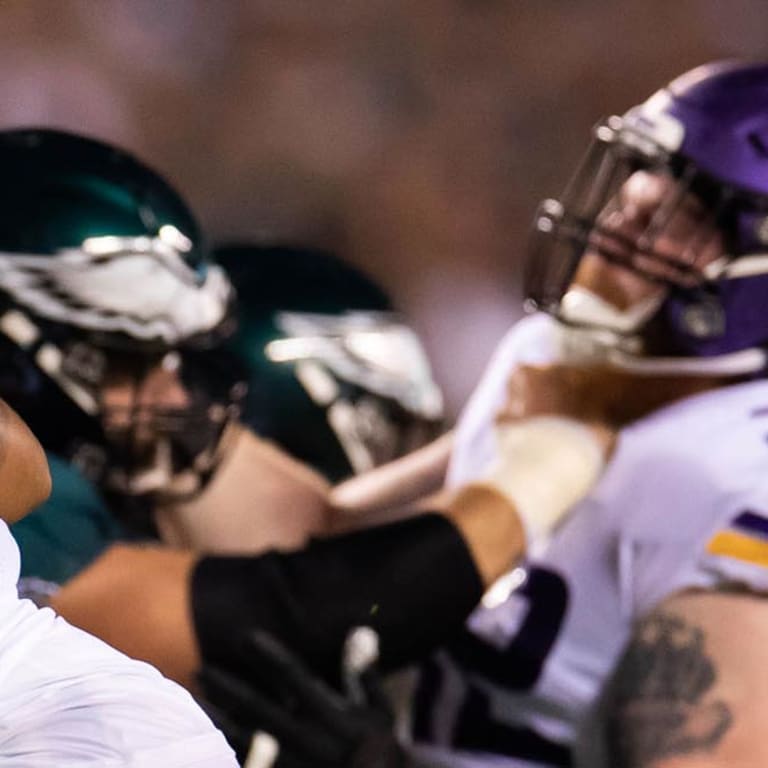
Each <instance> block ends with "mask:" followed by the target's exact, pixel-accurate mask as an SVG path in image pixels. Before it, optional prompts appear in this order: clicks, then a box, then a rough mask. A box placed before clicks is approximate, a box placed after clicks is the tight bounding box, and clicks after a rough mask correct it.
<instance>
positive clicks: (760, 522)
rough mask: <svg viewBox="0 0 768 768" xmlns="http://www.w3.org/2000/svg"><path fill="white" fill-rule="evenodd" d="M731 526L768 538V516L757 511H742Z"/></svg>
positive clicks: (743, 531)
mask: <svg viewBox="0 0 768 768" xmlns="http://www.w3.org/2000/svg"><path fill="white" fill-rule="evenodd" d="M731 528H735V529H736V530H737V531H740V532H741V533H745V534H747V535H752V536H761V537H763V538H765V539H768V518H766V517H764V516H763V515H758V514H757V513H756V512H742V513H740V514H739V515H737V516H736V517H735V518H734V519H733V520H732V521H731Z"/></svg>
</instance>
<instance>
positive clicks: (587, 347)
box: [557, 286, 768, 376]
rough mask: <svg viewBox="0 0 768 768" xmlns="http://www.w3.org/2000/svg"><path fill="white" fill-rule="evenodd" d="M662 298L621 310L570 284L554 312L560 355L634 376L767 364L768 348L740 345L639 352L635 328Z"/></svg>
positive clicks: (725, 371)
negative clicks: (721, 349)
mask: <svg viewBox="0 0 768 768" xmlns="http://www.w3.org/2000/svg"><path fill="white" fill-rule="evenodd" d="M663 300H664V296H663V294H660V295H658V296H652V297H650V298H649V299H646V300H644V301H642V302H639V303H638V304H635V305H634V306H632V307H630V308H629V309H627V310H620V309H618V308H616V307H614V306H613V305H612V304H609V303H608V302H607V301H605V300H604V299H602V298H601V297H599V296H597V295H596V294H594V293H592V292H591V291H589V290H587V289H586V288H582V287H581V286H574V287H573V288H571V289H569V291H568V292H567V293H566V294H565V296H564V297H563V299H562V302H561V305H560V312H559V314H558V316H557V320H558V329H559V334H558V335H559V338H558V353H559V359H560V360H562V361H563V362H565V363H573V364H577V365H579V364H580V365H609V366H611V367H614V368H619V369H621V370H624V371H627V372H630V373H634V374H637V375H638V376H676V375H677V376H744V375H748V374H751V373H757V372H759V371H761V370H764V369H765V368H766V366H768V353H766V351H765V350H763V349H759V348H751V349H743V350H739V351H738V352H732V353H730V354H727V355H716V356H712V357H650V356H645V355H643V352H642V349H643V344H642V339H641V338H640V336H639V333H638V332H639V331H640V329H641V328H642V327H643V325H644V324H645V323H646V322H647V321H648V320H650V318H651V317H652V316H653V315H654V313H655V312H656V311H657V310H658V308H659V306H660V305H661V303H662V302H663Z"/></svg>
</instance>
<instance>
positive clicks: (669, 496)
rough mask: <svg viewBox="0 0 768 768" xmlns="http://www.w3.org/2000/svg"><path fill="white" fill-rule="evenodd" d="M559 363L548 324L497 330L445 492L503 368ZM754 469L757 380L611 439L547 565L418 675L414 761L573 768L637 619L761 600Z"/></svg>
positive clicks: (477, 432)
mask: <svg viewBox="0 0 768 768" xmlns="http://www.w3.org/2000/svg"><path fill="white" fill-rule="evenodd" d="M556 356H557V326H556V324H555V323H554V321H553V320H551V319H550V318H548V317H546V316H543V315H542V316H534V317H532V318H530V319H527V320H524V321H522V322H521V323H519V324H518V325H517V326H516V327H515V328H514V329H513V330H512V331H511V332H510V333H509V334H508V335H507V337H506V338H505V339H504V341H503V342H502V344H501V345H500V347H499V349H498V350H497V352H496V354H495V356H494V358H493V360H492V361H491V363H490V365H489V368H488V370H487V371H486V373H485V375H484V377H483V380H482V381H481V383H480V385H479V387H478V389H477V390H476V392H475V394H474V395H473V397H472V398H471V400H470V402H469V403H468V406H467V408H466V410H465V412H464V413H463V415H462V418H461V419H460V421H459V424H458V427H457V431H456V448H455V453H454V456H453V459H452V464H451V466H450V469H449V475H448V478H449V483H450V484H452V485H454V486H455V485H459V484H462V483H464V482H466V481H468V480H471V479H472V478H475V477H477V475H478V472H479V471H481V470H482V468H484V467H486V466H487V465H488V463H489V462H490V460H491V458H492V455H493V454H492V451H493V446H494V443H493V422H494V417H495V415H496V413H497V412H498V411H499V409H500V407H501V405H502V403H503V401H504V397H505V388H506V383H507V378H508V375H509V373H510V371H511V370H512V369H513V368H514V367H515V366H516V365H517V364H519V363H523V362H525V363H536V362H546V361H547V360H553V359H556ZM766 468H768V381H762V380H761V381H755V382H751V383H746V384H740V385H734V386H730V387H727V388H721V389H717V390H712V391H709V392H707V393H704V394H700V395H696V396H693V397H689V398H687V399H685V400H682V401H679V402H677V403H674V404H672V405H669V406H667V407H665V408H663V409H661V410H658V411H656V412H655V413H653V414H652V415H651V416H649V417H646V418H644V419H643V420H641V421H639V422H637V423H635V424H633V425H631V426H630V427H628V428H626V429H624V430H622V432H621V433H620V435H619V440H618V444H617V448H616V451H615V453H614V455H613V457H612V459H611V461H610V462H609V464H608V466H607V468H606V471H605V472H604V474H603V476H602V478H601V479H600V480H599V481H598V483H597V484H596V486H595V487H594V489H593V490H592V492H591V493H590V494H589V495H588V496H587V498H585V499H584V500H583V501H582V502H580V503H579V504H577V505H576V506H575V507H574V509H573V510H572V512H571V514H570V516H569V518H568V520H567V521H566V522H565V523H564V525H563V526H562V527H561V528H560V529H559V530H558V532H557V533H556V535H555V537H554V538H553V540H552V542H551V544H550V545H549V546H548V548H547V549H546V550H545V551H544V552H543V554H541V555H540V556H537V557H535V558H531V559H530V560H529V561H528V562H526V563H525V564H524V565H522V566H520V567H519V568H516V569H515V570H514V571H513V572H512V573H511V574H509V575H508V576H507V577H506V579H505V580H504V581H503V582H502V583H501V584H499V585H497V588H496V590H495V591H496V592H497V594H495V595H493V594H492V593H489V595H488V596H487V597H489V598H490V597H493V600H494V604H493V607H481V608H479V609H477V610H476V611H475V612H474V614H473V615H472V616H471V617H470V619H469V622H468V625H467V629H466V631H465V633H464V635H463V636H462V637H461V638H459V639H458V640H457V641H456V642H455V643H453V644H451V645H450V646H449V647H447V648H445V649H444V650H442V651H441V652H439V653H438V654H437V655H436V656H435V657H434V659H433V660H432V661H431V662H429V663H428V664H426V665H425V667H424V669H423V671H422V676H421V684H420V690H419V692H418V695H417V699H416V717H415V723H414V736H415V739H416V741H417V742H419V743H420V744H422V745H424V750H423V754H425V755H428V756H430V757H431V762H433V763H435V764H437V765H451V766H467V767H468V766H505V767H507V768H513V767H514V768H520V767H522V766H526V767H527V766H541V765H546V766H566V765H570V764H571V760H572V757H571V754H570V751H571V748H572V746H573V743H574V740H575V738H576V735H577V732H578V729H579V727H580V725H581V724H582V723H583V721H584V719H585V717H586V716H587V715H588V713H589V710H590V707H591V705H592V704H593V703H594V702H595V699H596V697H597V695H598V694H599V692H600V689H601V687H602V685H603V683H604V682H605V681H606V678H607V676H608V675H609V674H610V672H611V671H612V669H613V667H614V665H615V663H616V661H617V659H618V656H619V654H620V652H621V650H622V648H623V646H624V644H625V643H626V641H627V640H628V638H629V634H630V630H631V628H632V624H633V622H634V621H635V620H637V619H638V618H640V617H642V616H643V615H644V614H646V613H647V612H648V611H649V610H651V609H652V608H653V607H654V606H655V605H656V604H658V603H659V602H660V601H661V600H663V599H664V598H665V597H668V596H670V595H672V594H674V593H676V592H679V591H680V590H683V589H686V588H689V587H703V588H710V587H714V586H716V585H717V584H718V582H721V581H728V582H733V581H738V582H740V583H743V584H746V585H747V586H750V587H752V588H754V589H756V590H765V589H768V472H767V471H766ZM554 481H555V482H556V479H555V480H554ZM502 590H505V591H502ZM499 592H501V594H500V595H499V594H498V593H499ZM485 602H487V601H485Z"/></svg>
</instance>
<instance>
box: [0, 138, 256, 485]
mask: <svg viewBox="0 0 768 768" xmlns="http://www.w3.org/2000/svg"><path fill="white" fill-rule="evenodd" d="M0 167H2V169H3V173H2V174H0V206H1V207H2V210H3V216H2V217H0V355H2V360H3V365H2V369H3V370H2V373H0V395H1V396H3V397H5V398H6V399H7V400H8V401H9V402H10V403H11V405H12V406H13V407H15V408H16V410H18V411H19V413H20V414H21V416H22V418H24V419H25V420H26V421H27V422H28V423H29V424H30V426H31V427H32V429H33V430H34V431H35V432H36V434H37V435H38V436H39V438H40V439H41V442H42V443H43V445H44V446H45V447H46V448H47V449H48V450H51V451H54V452H56V453H58V454H59V455H62V456H64V457H65V458H67V459H68V460H70V461H73V462H74V463H76V464H77V465H78V466H79V467H80V468H81V469H82V470H83V471H84V472H85V473H86V474H87V475H88V476H89V477H91V478H92V479H94V480H96V481H97V482H98V483H99V484H100V485H101V486H102V487H103V488H105V489H109V490H112V491H116V492H117V493H119V494H124V495H136V496H143V495H146V494H159V495H162V494H164V493H168V494H170V495H176V494H177V493H178V494H180V495H185V494H187V493H192V492H195V491H197V490H199V488H200V487H201V486H202V484H203V483H204V480H205V479H206V478H207V476H208V475H209V474H210V472H211V471H212V469H213V467H214V466H215V464H216V461H217V460H218V459H217V457H218V455H219V446H220V442H221V438H222V435H223V434H224V432H225V429H226V426H227V425H228V424H229V422H230V421H231V419H232V417H233V415H235V411H236V410H237V407H236V401H237V399H238V397H242V395H243V394H244V389H243V385H242V384H241V383H238V381H236V380H233V376H232V370H233V369H232V368H231V366H229V365H225V364H219V363H218V362H217V360H218V358H217V355H216V353H215V352H214V351H213V350H214V349H215V348H217V347H220V346H221V343H222V342H223V340H224V339H225V338H226V337H227V336H229V335H230V334H231V333H232V331H233V330H234V314H233V291H232V288H231V285H230V283H229V280H228V279H227V277H226V275H225V273H224V272H223V270H221V268H220V267H218V266H215V265H214V264H213V263H212V262H211V261H210V259H209V258H208V254H207V252H206V249H205V247H204V245H203V243H202V238H201V236H200V232H199V228H198V225H197V223H196V221H195V219H194V217H193V215H192V213H191V212H190V211H189V209H188V208H187V206H186V205H185V203H184V202H183V201H182V199H181V198H180V197H179V196H178V195H177V194H176V192H175V191H174V190H173V189H172V188H171V186H170V185H169V184H168V183H167V181H165V179H163V178H162V177H161V176H159V175H158V174H157V173H155V172H154V171H152V170H151V169H149V168H148V167H147V166H145V165H144V164H142V163H141V162H139V161H138V160H136V159H135V158H134V157H132V156H131V155H129V154H127V153H125V152H123V151H121V150H119V149H117V148H115V147H113V146H110V145H108V144H105V143H103V142H100V141H96V140H93V139H90V138H86V137H83V136H77V135H74V134H70V133H64V132H61V131H55V130H38V129H30V130H11V131H2V132H0ZM157 368H160V369H163V370H166V371H168V375H169V376H170V375H171V373H173V375H177V376H178V377H179V378H180V380H181V382H182V386H183V387H184V389H185V397H184V405H183V407H166V406H158V407H153V405H152V404H151V403H146V402H138V401H136V402H131V403H128V404H127V405H123V406H121V407H123V408H124V410H125V413H122V414H118V416H116V415H115V414H114V413H108V412H107V411H108V408H107V406H106V405H105V400H104V397H103V394H104V389H105V386H106V385H107V383H108V382H109V381H110V380H111V378H114V377H115V376H120V377H122V380H125V378H126V376H127V377H129V378H132V379H133V381H134V382H135V383H136V385H137V391H138V385H139V383H140V382H141V381H142V379H143V377H144V376H145V375H146V374H147V372H149V371H152V370H154V369H157ZM198 373H200V375H197V374H198ZM216 374H219V375H218V377H217V376H216ZM116 425H119V426H116ZM148 434H151V435H152V439H151V440H150V439H147V435H148Z"/></svg>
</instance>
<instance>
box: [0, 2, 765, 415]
mask: <svg viewBox="0 0 768 768" xmlns="http://www.w3.org/2000/svg"><path fill="white" fill-rule="evenodd" d="M767 55H768V23H766V4H765V0H733V1H732V2H728V3H724V2H722V0H642V1H641V0H614V2H605V1H602V2H601V1H600V0H529V1H528V2H513V0H4V2H2V3H0V67H1V68H2V73H3V76H2V78H0V124H2V125H3V126H10V125H32V124H40V125H54V126H57V127H63V128H71V129H75V130H78V131H87V132H89V133H91V134H93V135H95V136H98V137H101V138H104V139H107V140H109V141H112V142H117V143H120V144H122V145H124V146H126V147H127V148H129V149H131V150H133V151H135V152H136V153H138V154H139V155H140V156H141V157H142V158H143V159H144V160H146V161H147V162H149V163H150V164H151V165H153V166H154V167H156V168H158V169H159V170H161V171H162V172H163V173H165V174H166V175H167V176H168V177H169V178H170V179H171V180H172V182H173V183H174V184H175V185H176V186H177V188H179V190H180V191H181V192H182V194H184V195H185V196H186V197H187V199H188V200H190V202H191V203H192V205H193V207H194V208H195V209H196V211H197V213H198V215H199V216H200V218H201V219H202V221H203V223H204V225H205V226H206V227H207V231H208V233H209V234H210V236H212V237H213V238H215V239H217V240H222V239H228V240H233V239H246V238H247V239H260V240H265V241H277V240H279V241H284V242H294V243H306V244H310V245H318V246H326V247H330V248H333V249H336V250H337V251H338V252H339V253H340V254H341V255H342V256H343V257H344V258H345V259H347V260H348V261H350V262H351V263H354V264H356V265H358V266H360V267H362V268H363V269H365V270H366V271H367V272H369V273H370V274H371V275H373V276H374V277H375V278H376V279H378V281H379V282H380V283H381V284H382V285H384V286H385V287H386V288H387V289H388V290H389V291H390V293H391V294H392V296H393V297H394V299H395V301H396V303H397V304H398V305H399V306H400V308H402V309H403V310H404V311H405V312H406V313H407V314H408V315H409V316H410V317H411V319H412V321H413V323H414V325H415V327H416V328H417V329H418V330H419V331H420V332H421V333H422V336H423V338H424V341H425V344H426V346H427V349H428V351H429V353H430V355H431V357H432V360H433V364H434V367H435V371H436V376H437V379H438V380H439V382H440V383H441V384H442V386H443V387H444V391H445V393H446V397H447V404H448V408H449V413H450V414H455V413H456V411H457V409H458V408H459V406H460V405H461V403H462V402H463V400H464V398H465V397H466V396H467V394H468V392H469V391H470V390H471V388H472V385H473V384H474V382H475V380H476V379H477V377H478V375H479V371H480V369H481V367H482V366H483V365H484V363H485V361H486V359H487V357H488V355H489V353H490V351H491V350H492V348H493V347H494V345H495V343H496V341H497V340H498V338H499V336H500V335H501V334H502V333H503V332H504V330H505V329H506V327H507V326H508V324H509V323H510V321H511V320H512V319H514V318H515V317H517V316H519V314H520V313H521V311H522V309H521V301H520V295H519V288H518V273H519V264H520V257H521V254H522V252H523V249H524V244H525V238H526V231H527V228H528V223H529V221H530V219H531V216H532V214H533V211H534V209H535V206H536V204H537V202H538V200H539V199H540V198H541V197H543V196H546V195H552V194H557V193H558V192H559V191H560V188H561V186H562V184H563V183H564V181H565V180H566V179H567V177H568V175H569V174H570V172H571V170H572V168H573V167H574V165H575V163H576V161H577V160H578V157H579V155H580V153H581V152H582V150H583V149H584V147H585V145H586V141H587V137H588V132H589V129H590V127H591V126H592V124H593V123H594V122H595V121H596V119H597V118H598V117H600V116H602V115H606V114H610V113H613V112H620V111H622V110H624V109H625V108H627V107H629V106H630V105H631V104H633V103H635V102H637V101H639V100H642V99H643V98H644V97H645V96H646V95H648V94H649V93H650V92H651V91H652V90H653V89H654V88H656V87H657V86H658V85H659V84H660V83H662V82H664V81H666V80H668V79H669V78H671V77H673V76H675V75H676V74H678V73H680V72H682V71H684V70H686V69H689V68H690V67H692V66H694V65H696V64H699V63H702V62H704V61H707V60H711V59H716V58H723V57H733V56H739V57H746V58H765V57H766V56H767ZM457 361H461V362H460V364H457Z"/></svg>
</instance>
